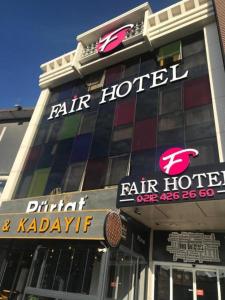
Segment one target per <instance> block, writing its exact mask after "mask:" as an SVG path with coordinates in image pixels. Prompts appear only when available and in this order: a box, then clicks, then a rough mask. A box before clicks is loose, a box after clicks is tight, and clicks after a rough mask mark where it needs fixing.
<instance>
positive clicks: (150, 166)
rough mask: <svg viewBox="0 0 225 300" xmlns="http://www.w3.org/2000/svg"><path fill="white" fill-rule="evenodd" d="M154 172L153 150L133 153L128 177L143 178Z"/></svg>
mask: <svg viewBox="0 0 225 300" xmlns="http://www.w3.org/2000/svg"><path fill="white" fill-rule="evenodd" d="M154 172H155V149H151V150H145V151H138V152H133V153H132V155H131V163H130V175H131V176H143V175H150V174H153V173H154Z"/></svg>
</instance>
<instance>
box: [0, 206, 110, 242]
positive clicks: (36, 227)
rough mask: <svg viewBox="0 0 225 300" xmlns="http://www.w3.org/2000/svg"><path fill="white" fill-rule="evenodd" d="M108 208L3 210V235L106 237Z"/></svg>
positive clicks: (0, 219)
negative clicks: (61, 210)
mask: <svg viewBox="0 0 225 300" xmlns="http://www.w3.org/2000/svg"><path fill="white" fill-rule="evenodd" d="M108 213H109V211H108V210H85V211H73V212H72V211H66V212H51V213H49V212H48V213H44V212H40V213H38V212H36V213H14V214H0V238H40V239H43V238H48V239H49V238H56V239H60V238H62V239H90V240H95V239H97V240H104V223H105V218H106V215H107V214H108Z"/></svg>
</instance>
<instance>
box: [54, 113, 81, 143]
mask: <svg viewBox="0 0 225 300" xmlns="http://www.w3.org/2000/svg"><path fill="white" fill-rule="evenodd" d="M80 120H81V114H80V113H76V114H74V115H71V116H65V117H64V118H63V123H62V125H61V128H60V130H59V133H58V140H64V139H69V138H72V137H74V136H75V135H76V134H77V132H78V129H79V126H80Z"/></svg>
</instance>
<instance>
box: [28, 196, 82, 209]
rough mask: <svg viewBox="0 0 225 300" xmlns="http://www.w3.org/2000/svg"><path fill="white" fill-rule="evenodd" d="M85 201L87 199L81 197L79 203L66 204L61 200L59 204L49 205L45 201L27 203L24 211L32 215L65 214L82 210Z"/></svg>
mask: <svg viewBox="0 0 225 300" xmlns="http://www.w3.org/2000/svg"><path fill="white" fill-rule="evenodd" d="M85 199H87V196H85V197H81V198H80V200H79V202H76V201H74V202H68V203H66V204H65V203H64V201H63V200H60V201H59V203H57V204H56V203H52V204H49V203H48V201H47V200H45V201H41V202H39V201H37V200H34V201H29V202H28V205H27V209H26V213H34V212H44V213H46V212H53V211H56V212H66V211H75V210H79V211H81V210H83V207H84V206H85V204H86V201H85Z"/></svg>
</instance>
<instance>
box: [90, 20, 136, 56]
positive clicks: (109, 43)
mask: <svg viewBox="0 0 225 300" xmlns="http://www.w3.org/2000/svg"><path fill="white" fill-rule="evenodd" d="M133 27H134V25H133V24H127V25H124V26H122V27H120V28H118V29H116V30H114V31H112V32H110V33H107V34H106V35H104V36H103V37H101V38H100V40H99V42H98V44H97V46H96V49H97V52H99V53H107V52H110V51H112V50H113V49H115V48H116V47H118V46H119V45H120V44H121V43H122V41H123V40H124V39H125V37H126V34H127V32H128V31H129V30H130V29H131V28H133Z"/></svg>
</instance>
